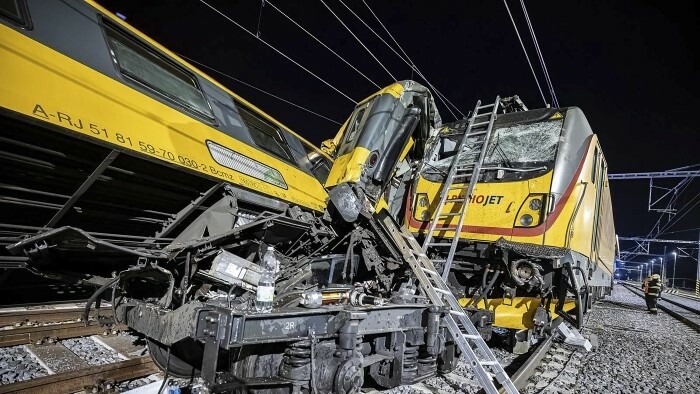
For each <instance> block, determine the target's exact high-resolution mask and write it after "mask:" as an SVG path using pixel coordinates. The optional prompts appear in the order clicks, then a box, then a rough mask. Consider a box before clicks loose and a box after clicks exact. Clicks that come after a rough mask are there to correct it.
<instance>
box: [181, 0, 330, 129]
mask: <svg viewBox="0 0 700 394" xmlns="http://www.w3.org/2000/svg"><path fill="white" fill-rule="evenodd" d="M268 3H269V2H268ZM177 55H178V56H180V57H181V58H183V59H186V60H187V61H189V62H192V63H194V64H197V65H198V66H200V67H204V68H206V69H207V70H210V71H213V72H215V73H217V74H219V75H221V76H224V77H226V78H228V79H231V80H233V81H236V82H238V83H240V84H241V85H245V86H248V87H249V88H251V89H255V90H257V91H258V92H260V93H264V94H266V95H268V96H271V97H273V98H275V99H277V100H280V101H282V102H285V103H287V104H289V105H292V106H294V107H297V108H299V109H301V110H303V111H306V112H308V113H310V114H312V115H316V116H318V117H319V118H323V119H325V120H327V121H329V122H332V123H335V124H337V125H342V123H340V122H338V121H335V120H333V119H331V118H329V117H327V116H324V115H321V114H319V113H318V112H315V111H312V110H310V109H308V108H305V107H302V106H301V105H299V104H296V103H294V102H292V101H289V100H286V99H284V98H282V97H280V96H277V95H275V94H273V93H270V92H268V91H267V90H264V89H260V88H259V87H257V86H254V85H251V84H249V83H247V82H245V81H241V80H240V79H238V78H236V77H233V76H231V75H229V74H226V73H225V72H223V71H220V70H217V69H215V68H213V67H210V66H207V65H206V64H204V63H201V62H198V61H196V60H194V59H192V58H189V57H187V56H185V55H182V54H180V53H178V54H177Z"/></svg>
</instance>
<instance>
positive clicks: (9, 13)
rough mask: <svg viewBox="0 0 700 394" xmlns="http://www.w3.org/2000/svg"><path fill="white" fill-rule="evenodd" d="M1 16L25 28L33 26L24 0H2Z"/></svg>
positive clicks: (0, 6)
mask: <svg viewBox="0 0 700 394" xmlns="http://www.w3.org/2000/svg"><path fill="white" fill-rule="evenodd" d="M0 16H2V17H3V18H5V19H8V20H9V21H10V22H12V23H14V24H15V25H18V26H19V27H23V28H25V29H28V28H31V26H32V24H31V21H30V19H29V12H28V11H27V5H26V4H25V1H24V0H0Z"/></svg>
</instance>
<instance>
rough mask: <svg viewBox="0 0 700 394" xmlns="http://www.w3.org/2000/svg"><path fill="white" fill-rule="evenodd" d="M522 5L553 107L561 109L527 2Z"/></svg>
mask: <svg viewBox="0 0 700 394" xmlns="http://www.w3.org/2000/svg"><path fill="white" fill-rule="evenodd" d="M520 5H521V6H522V8H523V14H525V21H526V22H527V27H528V28H529V29H530V35H531V36H532V42H533V43H534V44H535V51H536V52H537V57H538V58H539V60H540V65H542V71H543V73H544V79H545V81H546V82H547V87H548V88H549V93H550V94H551V95H552V105H554V108H559V100H558V99H557V95H556V93H554V85H552V80H551V79H550V78H549V71H547V65H546V64H545V63H544V57H543V56H542V51H541V50H540V44H539V43H538V42H537V36H536V35H535V29H533V27H532V22H531V21H530V15H529V14H528V13H527V8H525V0H520Z"/></svg>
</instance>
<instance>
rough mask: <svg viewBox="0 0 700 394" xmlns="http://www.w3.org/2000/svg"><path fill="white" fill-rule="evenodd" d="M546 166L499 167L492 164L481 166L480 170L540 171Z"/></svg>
mask: <svg viewBox="0 0 700 394" xmlns="http://www.w3.org/2000/svg"><path fill="white" fill-rule="evenodd" d="M546 169H547V166H540V167H530V168H513V167H500V166H494V167H481V170H482V171H484V170H486V171H488V170H504V171H513V172H533V171H542V170H546Z"/></svg>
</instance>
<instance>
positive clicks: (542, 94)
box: [503, 0, 549, 106]
mask: <svg viewBox="0 0 700 394" xmlns="http://www.w3.org/2000/svg"><path fill="white" fill-rule="evenodd" d="M503 5H505V6H506V11H508V16H509V17H510V21H511V22H513V28H514V29H515V34H516V35H517V36H518V41H520V46H521V47H522V48H523V53H524V54H525V58H526V59H527V64H528V65H530V71H532V76H533V77H534V78H535V83H536V84H537V89H538V90H539V91H540V96H542V101H544V105H545V106H547V105H549V104H547V99H546V98H545V97H544V93H543V92H542V87H541V86H540V81H539V79H537V74H536V73H535V68H534V67H532V62H531V61H530V55H528V54H527V49H525V44H524V43H523V39H522V38H521V37H520V31H518V25H516V24H515V19H513V14H512V13H511V12H510V8H509V7H508V2H507V1H506V0H503Z"/></svg>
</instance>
